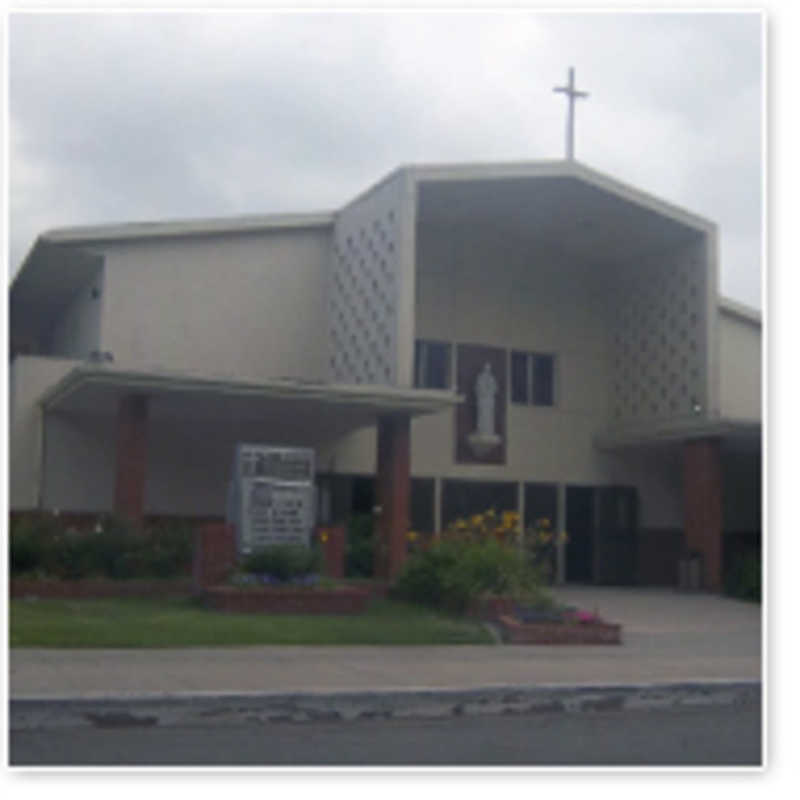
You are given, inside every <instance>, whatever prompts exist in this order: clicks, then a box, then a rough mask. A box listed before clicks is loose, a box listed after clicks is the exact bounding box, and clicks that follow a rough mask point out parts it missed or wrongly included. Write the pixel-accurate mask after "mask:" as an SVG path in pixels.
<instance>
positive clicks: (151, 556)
mask: <svg viewBox="0 0 800 800" xmlns="http://www.w3.org/2000/svg"><path fill="white" fill-rule="evenodd" d="M193 543H194V539H193V534H192V531H191V529H190V528H189V527H188V526H187V525H185V524H180V523H164V524H162V525H159V526H157V527H156V528H153V529H152V530H150V531H149V532H148V535H147V537H146V540H145V542H144V548H143V551H142V553H141V560H142V564H141V568H142V569H143V570H144V571H145V572H147V573H148V574H150V575H152V576H154V577H156V578H174V577H176V576H177V575H181V574H183V573H185V572H187V570H188V569H189V566H190V565H191V563H192V549H193Z"/></svg>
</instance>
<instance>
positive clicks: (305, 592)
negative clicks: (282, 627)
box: [203, 586, 370, 614]
mask: <svg viewBox="0 0 800 800" xmlns="http://www.w3.org/2000/svg"><path fill="white" fill-rule="evenodd" d="M203 597H204V598H205V599H206V602H207V603H208V606H209V608H213V609H216V610H217V611H230V612H234V613H243V614H361V613H362V612H363V611H364V610H366V607H367V604H368V603H369V599H370V592H369V591H368V590H366V589H356V588H353V587H348V586H343V587H340V588H336V589H315V588H306V587H291V586H286V587H281V588H277V587H268V586H264V587H253V588H247V589H239V588H237V587H235V586H213V587H211V588H208V589H206V590H205V591H204V592H203Z"/></svg>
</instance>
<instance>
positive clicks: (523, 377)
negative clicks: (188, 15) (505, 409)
mask: <svg viewBox="0 0 800 800" xmlns="http://www.w3.org/2000/svg"><path fill="white" fill-rule="evenodd" d="M511 402H512V403H527V402H528V354H527V353H515V352H513V351H512V353H511Z"/></svg>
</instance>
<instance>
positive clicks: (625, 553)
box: [594, 486, 638, 586]
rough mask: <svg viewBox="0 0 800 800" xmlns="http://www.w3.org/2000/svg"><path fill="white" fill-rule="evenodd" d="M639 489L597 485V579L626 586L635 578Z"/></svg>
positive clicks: (595, 537) (595, 540)
mask: <svg viewBox="0 0 800 800" xmlns="http://www.w3.org/2000/svg"><path fill="white" fill-rule="evenodd" d="M637 506H638V502H637V493H636V489H633V488H630V487H626V486H608V487H605V486H604V487H602V488H598V489H597V490H596V494H595V535H594V581H595V583H601V584H607V585H616V586H625V585H631V584H633V583H635V580H636V517H637V513H638V508H637Z"/></svg>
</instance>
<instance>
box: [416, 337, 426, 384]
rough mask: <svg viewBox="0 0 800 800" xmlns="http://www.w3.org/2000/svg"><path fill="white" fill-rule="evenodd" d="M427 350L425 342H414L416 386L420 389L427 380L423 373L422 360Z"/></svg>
mask: <svg viewBox="0 0 800 800" xmlns="http://www.w3.org/2000/svg"><path fill="white" fill-rule="evenodd" d="M425 349H426V348H425V346H424V343H423V342H414V386H416V387H417V388H418V389H419V388H421V387H422V386H423V381H424V380H425V376H424V375H423V372H422V363H423V360H422V359H423V355H424V353H425Z"/></svg>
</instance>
